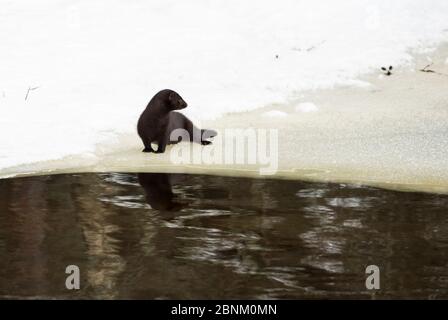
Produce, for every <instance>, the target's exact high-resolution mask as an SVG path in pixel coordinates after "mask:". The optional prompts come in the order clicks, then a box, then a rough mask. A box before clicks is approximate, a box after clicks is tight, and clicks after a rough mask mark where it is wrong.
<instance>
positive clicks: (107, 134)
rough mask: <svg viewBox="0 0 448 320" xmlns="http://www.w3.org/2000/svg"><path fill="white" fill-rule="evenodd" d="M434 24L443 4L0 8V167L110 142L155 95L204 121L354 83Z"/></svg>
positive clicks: (366, 1) (403, 60)
mask: <svg viewBox="0 0 448 320" xmlns="http://www.w3.org/2000/svg"><path fill="white" fill-rule="evenodd" d="M447 16H448V2H447V1H445V0H428V1H424V2H423V1H420V0H397V1H388V0H383V1H379V0H375V1H372V0H352V1H337V2H335V1H331V0H319V1H317V0H304V1H296V0H283V1H266V0H258V1H236V0H225V1H224V0H222V1H213V2H211V1H208V0H197V1H180V0H178V1H174V0H171V1H166V0H163V1H162V0H154V1H118V0H116V1H105V0H98V1H94V2H93V1H63V2H61V1H56V0H53V1H50V0H42V1H39V2H36V1H30V0H29V1H3V2H2V5H1V13H0V38H1V39H2V43H1V50H0V168H6V167H11V166H17V165H22V164H27V163H31V162H36V161H44V160H52V159H60V158H63V157H67V156H72V155H80V154H94V152H95V150H97V148H98V146H101V145H104V144H105V143H107V144H108V145H109V144H111V143H113V142H114V141H116V142H117V143H118V142H119V141H122V140H121V139H122V137H123V136H126V135H130V134H134V132H135V125H136V120H137V118H138V116H139V114H140V113H141V111H142V110H143V109H144V107H145V106H146V104H147V102H148V101H149V99H150V98H151V97H152V96H153V95H154V94H155V93H156V92H157V91H158V90H160V89H163V88H171V89H174V90H176V91H178V92H179V93H180V94H181V95H182V96H183V97H184V99H185V100H186V101H187V102H188V103H189V107H188V108H187V109H186V111H185V112H186V113H187V115H189V116H192V117H193V118H197V119H211V118H218V117H220V116H222V115H223V114H225V113H229V112H241V111H247V110H253V109H255V108H261V107H265V106H268V105H272V104H274V103H277V104H286V103H288V102H289V101H290V100H291V99H292V98H293V97H294V96H297V94H298V93H300V92H303V91H305V90H316V89H323V88H332V87H334V86H336V85H350V86H356V85H365V83H364V84H363V83H362V82H359V81H358V80H359V77H360V76H361V75H363V74H365V73H369V72H374V71H375V72H376V71H377V70H378V68H379V67H380V66H383V65H394V67H398V66H401V67H402V68H412V67H413V65H412V63H413V59H412V55H411V50H416V49H420V50H426V49H427V48H435V47H436V45H437V44H438V43H440V42H441V41H443V40H446V39H447V33H446V29H447V28H448V19H447ZM444 30H445V31H444ZM33 88H35V89H33ZM28 91H29V92H28ZM27 92H28V97H27V98H26V100H25V97H26V94H27ZM280 111H281V110H280ZM335 121H337V118H335Z"/></svg>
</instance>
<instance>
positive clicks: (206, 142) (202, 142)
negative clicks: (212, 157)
mask: <svg viewBox="0 0 448 320" xmlns="http://www.w3.org/2000/svg"><path fill="white" fill-rule="evenodd" d="M201 144H202V145H203V146H207V145H209V144H212V142H211V141H207V140H202V141H201Z"/></svg>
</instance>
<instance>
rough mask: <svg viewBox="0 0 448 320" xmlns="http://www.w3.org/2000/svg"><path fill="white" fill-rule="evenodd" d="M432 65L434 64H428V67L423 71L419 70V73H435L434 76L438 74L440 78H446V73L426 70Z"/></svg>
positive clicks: (447, 75)
mask: <svg viewBox="0 0 448 320" xmlns="http://www.w3.org/2000/svg"><path fill="white" fill-rule="evenodd" d="M433 64H434V62H432V63H430V64H428V65H427V66H425V67H424V68H423V69H420V71H421V72H427V73H435V74H438V75H441V76H445V77H448V74H446V73H442V72H437V71H434V70H431V69H428V68H429V67H430V66H432V65H433Z"/></svg>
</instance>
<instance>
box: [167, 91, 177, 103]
mask: <svg viewBox="0 0 448 320" xmlns="http://www.w3.org/2000/svg"><path fill="white" fill-rule="evenodd" d="M175 99H176V92H174V91H172V92H170V94H169V95H168V100H170V101H174V100H175Z"/></svg>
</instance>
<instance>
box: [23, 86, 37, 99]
mask: <svg viewBox="0 0 448 320" xmlns="http://www.w3.org/2000/svg"><path fill="white" fill-rule="evenodd" d="M37 88H39V87H28V91H27V92H26V96H25V101H26V99H28V95H29V94H30V91H32V90H36V89H37Z"/></svg>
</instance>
